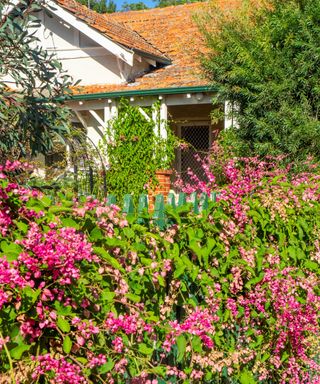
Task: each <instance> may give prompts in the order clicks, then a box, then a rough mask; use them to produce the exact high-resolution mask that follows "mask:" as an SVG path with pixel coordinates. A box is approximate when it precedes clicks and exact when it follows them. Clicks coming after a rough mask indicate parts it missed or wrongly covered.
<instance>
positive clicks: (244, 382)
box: [240, 371, 256, 384]
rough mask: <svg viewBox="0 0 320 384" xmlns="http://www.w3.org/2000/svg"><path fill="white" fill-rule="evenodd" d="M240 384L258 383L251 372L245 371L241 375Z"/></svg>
mask: <svg viewBox="0 0 320 384" xmlns="http://www.w3.org/2000/svg"><path fill="white" fill-rule="evenodd" d="M240 383H241V384H256V381H255V379H254V377H253V374H252V373H251V372H249V371H243V372H241V374H240Z"/></svg>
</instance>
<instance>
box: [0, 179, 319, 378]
mask: <svg viewBox="0 0 320 384" xmlns="http://www.w3.org/2000/svg"><path fill="white" fill-rule="evenodd" d="M308 183H309V184H307V183H301V184H300V185H292V184H289V183H281V182H279V181H277V180H276V179H274V180H270V179H269V180H265V182H262V183H261V184H260V186H261V190H260V192H257V193H253V194H251V195H250V196H244V197H243V198H242V199H241V204H242V205H243V206H244V207H245V208H246V215H247V217H248V220H246V221H245V224H244V225H240V224H239V222H238V221H237V215H236V214H235V212H234V211H233V208H232V207H233V202H232V201H230V200H227V201H224V200H221V201H219V202H215V203H212V202H210V203H209V205H208V206H207V207H206V210H204V211H203V212H202V213H201V214H200V215H199V214H194V213H193V212H192V210H191V207H190V205H184V206H182V207H179V208H177V209H176V210H173V209H168V210H167V215H168V216H169V217H170V218H171V221H172V226H171V227H170V228H168V229H167V230H165V231H159V229H158V228H157V227H156V226H154V225H153V223H152V222H151V221H150V220H147V221H146V223H145V224H144V225H141V224H137V222H136V220H135V219H134V218H132V219H128V217H127V218H126V217H123V216H121V215H120V214H119V213H117V209H116V208H114V207H113V208H112V207H108V206H106V205H104V204H103V203H102V202H98V201H94V200H93V199H88V200H86V199H80V201H79V202H75V201H72V199H71V198H70V197H68V196H64V195H63V194H60V196H59V199H60V200H59V204H58V206H54V205H53V204H50V199H48V198H46V197H43V196H36V194H35V193H32V197H31V196H29V193H28V192H27V191H25V190H18V192H17V189H16V188H14V189H10V188H9V187H8V185H9V182H8V181H7V180H5V179H1V180H0V187H1V190H6V191H7V193H6V197H5V198H4V199H3V201H4V204H5V207H6V210H5V212H6V213H8V212H9V215H10V216H9V217H10V218H12V219H14V222H11V221H10V220H7V221H5V223H6V225H7V230H6V231H5V232H4V233H3V234H0V240H1V242H0V244H1V250H0V261H1V262H0V266H1V273H2V274H1V279H2V280H1V285H0V295H1V296H0V297H1V299H2V302H1V307H0V340H1V342H2V343H3V342H4V341H5V340H6V338H7V337H8V338H9V339H8V341H6V342H4V346H5V347H4V348H1V349H0V363H1V364H0V377H1V379H3V381H4V382H8V383H9V382H12V383H14V380H15V379H14V377H16V380H17V381H18V378H19V382H20V383H21V384H30V383H34V382H36V380H38V379H39V380H38V381H39V383H44V384H47V383H52V382H54V381H53V380H54V379H56V380H57V375H59V374H60V373H64V371H63V367H64V366H65V362H68V364H69V366H68V372H70V370H71V369H75V368H74V367H77V370H76V371H75V372H76V373H77V375H80V376H77V378H78V377H80V378H82V377H85V378H86V379H87V381H88V382H92V383H96V384H103V383H106V382H109V381H112V380H114V382H115V383H124V382H131V381H132V382H138V383H145V382H146V381H147V380H150V381H152V380H158V383H176V384H189V383H190V384H192V383H195V382H199V383H204V384H213V383H221V384H222V383H233V384H254V383H261V384H269V383H280V382H283V383H289V382H296V383H298V382H299V381H300V378H301V380H305V382H306V383H310V384H311V383H313V382H314V381H312V380H313V376H310V375H309V373H310V371H312V370H313V368H312V369H311V368H310V366H311V364H312V367H314V366H315V365H316V364H315V361H318V360H319V356H317V354H318V348H319V343H318V335H319V299H320V296H319V295H320V293H319V274H320V267H319V250H320V245H319V241H318V239H319V233H320V219H319V218H320V202H319V180H318V179H317V178H316V179H315V180H309V181H308ZM17 188H18V187H17ZM25 200H27V202H26V201H25ZM22 208H24V209H22ZM57 208H59V210H57ZM18 211H19V215H18V214H17V212H18ZM35 211H36V212H42V214H41V215H39V216H38V217H35V216H34V212H35ZM146 218H147V219H148V216H147V215H146ZM126 219H128V220H126ZM18 223H19V224H18ZM22 224H24V225H22ZM25 226H27V227H28V231H29V232H28V233H27V232H26V228H25ZM63 228H64V229H66V228H69V229H70V228H74V230H75V231H74V232H71V233H69V236H71V234H72V233H73V235H72V236H75V237H73V238H72V237H71V240H72V239H77V238H78V237H77V236H78V235H80V234H81V239H82V240H81V243H80V244H79V245H80V246H81V247H80V248H79V253H74V250H73V248H72V247H73V245H74V244H73V242H72V241H67V242H65V241H61V243H58V244H55V246H54V248H52V250H54V251H55V252H51V253H52V256H53V257H54V256H55V254H56V253H57V252H59V249H60V247H62V248H63V247H67V249H68V250H69V251H70V252H66V254H65V253H63V254H62V255H61V257H62V260H61V265H52V264H50V263H47V262H43V263H42V262H41V260H42V259H41V257H44V258H47V257H48V255H49V254H50V252H48V250H50V249H51V248H50V246H49V245H50V244H51V241H52V239H54V238H55V236H56V235H57V234H59V233H60V232H59V231H61V230H62V229H63ZM38 231H39V232H38ZM38 233H40V236H41V237H40V238H41V241H39V237H38ZM45 236H47V239H51V240H50V241H49V242H47V241H44V238H45ZM68 239H69V238H68ZM68 239H67V240H68ZM61 240H62V239H61ZM78 241H79V238H78ZM87 241H90V244H91V245H90V247H91V246H92V250H91V251H90V253H91V254H92V255H96V257H98V258H99V259H96V258H95V259H92V260H91V259H88V260H87V259H81V257H80V256H81V252H82V251H83V249H86V248H87V246H88V243H87ZM17 243H19V245H18V244H17ZM48 246H49V248H46V247H48ZM17 247H21V249H19V248H17ZM22 248H24V249H22ZM41 249H43V250H44V251H47V252H43V253H41V252H40V250H41ZM37 252H38V253H37ZM36 253H37V257H35V254H36ZM17 254H20V256H21V257H20V260H19V262H18V261H16V262H15V263H13V262H11V269H7V270H5V269H4V268H3V265H2V262H3V259H4V258H5V257H6V256H8V255H17ZM66 256H67V257H69V262H72V263H71V264H70V265H69V264H68V265H67V266H65V265H64V263H63V261H64V259H63V257H66ZM25 257H27V258H28V263H24V262H23V259H24V258H25ZM46 260H48V259H46ZM19 263H20V264H19ZM29 263H30V264H29ZM73 263H74V267H73V268H75V269H74V271H73V272H74V278H73V279H72V283H69V284H67V283H65V284H63V283H61V284H60V281H59V278H60V277H61V276H63V273H69V268H72V264H73ZM18 266H19V268H18ZM50 268H53V269H50ZM63 268H65V269H64V272H63ZM34 271H35V272H34ZM8 276H9V277H10V276H12V277H14V280H12V282H11V283H10V284H9V283H6V280H5V278H4V277H6V278H7V279H8V278H9V277H8ZM20 276H21V277H23V278H24V277H27V278H28V281H29V282H30V285H26V286H25V287H23V288H21V287H19V286H18V285H17V282H18V281H19V280H18V277H20ZM53 276H55V278H53ZM31 283H32V284H31ZM257 308H260V309H259V310H258V309H257ZM30 321H31V324H33V325H32V326H30V327H29V328H27V329H29V332H31V333H26V331H24V332H25V333H23V332H22V329H23V327H24V329H26V324H28V322H30ZM110 324H112V326H111V325H110ZM30 329H31V331H30ZM33 331H38V336H35V337H34V339H31V336H30V335H32V332H33ZM278 342H279V345H280V352H279V351H278V352H275V350H276V348H277V347H276V346H277V345H278ZM117 343H120V347H119V348H120V349H118V350H116V349H115V348H116V347H115V346H116V345H117ZM121 345H122V347H121ZM301 348H302V351H303V353H301V354H299V353H297V351H300V352H301ZM305 353H306V355H305ZM47 354H50V358H55V359H63V360H59V361H58V362H57V364H56V365H55V367H56V369H55V371H54V372H51V371H50V369H43V370H42V371H41V372H42V373H41V374H39V371H37V366H38V364H39V362H38V357H39V355H40V356H43V355H44V356H46V360H45V361H47V360H48V355H47ZM101 355H102V356H104V357H105V360H104V361H103V363H100V364H99V358H100V357H101ZM31 356H33V357H34V359H33V360H31ZM277 358H279V359H278V360H277ZM94 359H98V363H97V364H96V365H95V364H93V363H92V362H93V361H94ZM317 359H318V360H317ZM61 361H62V363H61ZM123 361H125V364H124V365H121V362H122V363H123ZM293 362H294V363H295V364H297V365H298V368H299V370H294V369H295V366H294V367H293V368H292V365H293ZM44 364H45V363H44ZM45 367H46V366H45ZM21 369H23V370H25V371H26V374H25V375H24V376H23V377H20V376H19V375H20V372H21ZM9 372H11V376H12V377H13V380H10V377H9V375H8V373H9ZM31 374H34V375H35V376H32V378H31ZM295 374H296V375H297V376H294V375H295ZM314 374H315V375H317V373H314ZM263 375H266V377H265V376H263ZM290 375H292V376H290ZM38 376H40V377H38ZM69 377H70V374H69ZM263 377H265V378H263ZM292 377H293V378H298V379H299V381H298V380H296V381H293V379H292ZM316 377H317V376H314V378H316ZM291 379H292V380H291ZM289 380H291V381H289ZM57 381H58V380H57ZM72 382H74V381H72ZM79 382H80V380H79ZM300 382H301V381H300Z"/></svg>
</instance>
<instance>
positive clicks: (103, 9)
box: [77, 0, 117, 13]
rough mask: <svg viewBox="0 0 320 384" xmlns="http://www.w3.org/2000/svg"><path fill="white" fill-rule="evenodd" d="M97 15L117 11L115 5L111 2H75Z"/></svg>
mask: <svg viewBox="0 0 320 384" xmlns="http://www.w3.org/2000/svg"><path fill="white" fill-rule="evenodd" d="M77 1H78V2H79V3H80V4H83V5H85V6H86V7H89V8H90V9H92V10H93V11H95V12H98V13H113V12H116V11H117V4H116V3H115V2H114V1H113V0H107V1H106V0H77Z"/></svg>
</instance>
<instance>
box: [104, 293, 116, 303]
mask: <svg viewBox="0 0 320 384" xmlns="http://www.w3.org/2000/svg"><path fill="white" fill-rule="evenodd" d="M115 295H116V294H115V293H114V292H110V291H103V292H102V294H101V300H103V301H109V302H111V301H112V300H113V298H114V297H115Z"/></svg>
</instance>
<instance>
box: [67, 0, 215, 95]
mask: <svg viewBox="0 0 320 384" xmlns="http://www.w3.org/2000/svg"><path fill="white" fill-rule="evenodd" d="M206 6H207V4H206V3H192V4H184V5H178V6H170V7H166V8H154V9H148V10H142V11H130V12H118V13H112V14H110V15H108V17H110V19H111V20H113V21H115V22H118V23H121V25H123V26H124V27H126V28H130V29H131V30H132V31H135V32H137V33H138V34H139V35H140V36H142V37H143V38H144V39H145V40H146V41H148V42H149V43H150V44H152V46H154V47H157V48H158V49H159V50H160V51H161V52H163V53H164V54H165V55H166V56H167V57H169V58H170V59H171V60H172V64H169V65H167V66H165V67H163V68H158V69H154V70H152V71H150V72H149V73H147V74H144V75H142V76H141V77H139V78H136V79H135V82H134V83H127V84H120V85H119V84H118V85H114V84H100V85H90V86H83V87H81V86H80V87H77V89H76V90H75V93H78V94H91V93H103V92H118V91H130V90H132V91H134V90H147V89H160V88H179V87H192V86H201V85H207V83H208V82H207V81H206V80H204V78H203V76H202V74H201V67H200V61H199V53H200V52H201V51H204V49H205V45H204V41H203V38H202V36H201V34H200V32H199V30H198V27H197V25H196V23H195V22H194V20H193V16H194V14H195V13H196V12H197V11H200V10H202V9H204V7H206Z"/></svg>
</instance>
